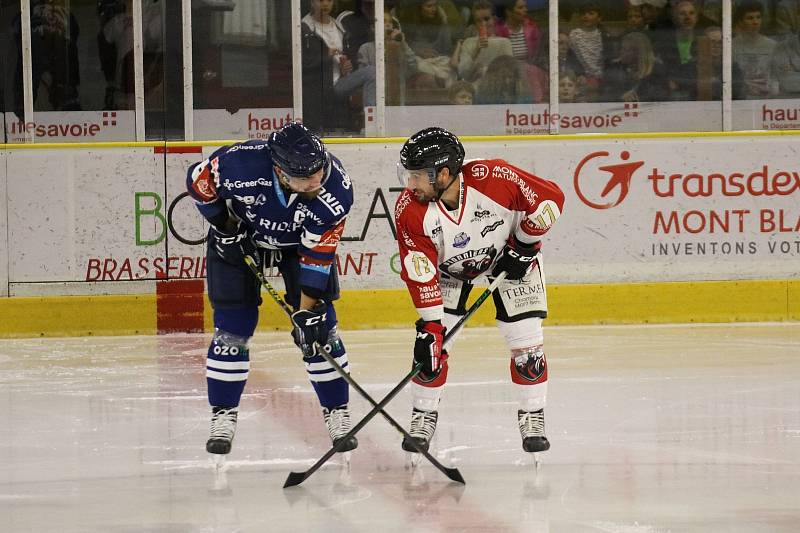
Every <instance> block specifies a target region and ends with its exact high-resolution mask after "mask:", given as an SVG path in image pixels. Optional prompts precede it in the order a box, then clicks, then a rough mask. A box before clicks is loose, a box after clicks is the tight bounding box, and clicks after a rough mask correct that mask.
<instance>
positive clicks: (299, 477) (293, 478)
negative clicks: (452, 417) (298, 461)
mask: <svg viewBox="0 0 800 533" xmlns="http://www.w3.org/2000/svg"><path fill="white" fill-rule="evenodd" d="M245 263H247V266H248V267H250V270H251V271H252V272H253V274H254V275H255V276H256V278H258V280H259V281H260V282H261V284H262V285H264V287H265V288H266V289H267V292H268V293H269V295H270V296H271V297H272V299H273V300H275V302H276V303H277V304H278V305H279V306H280V307H281V309H283V310H284V312H286V313H287V314H288V315H291V313H292V310H291V308H290V307H289V306H288V305H287V304H286V302H284V301H283V298H281V297H280V295H279V294H278V292H277V291H276V290H275V288H274V287H273V286H272V285H271V284H270V283H269V282H268V281H267V280H266V279H265V278H264V275H263V274H262V273H261V272H260V271H259V269H258V266H257V265H256V264H255V262H254V261H253V259H252V258H250V257H249V256H245ZM505 277H506V273H505V272H501V273H500V275H499V276H497V278H495V280H494V281H493V282H492V284H491V285H490V286H489V287H488V288H487V289H486V290H485V291H484V292H483V293H481V295H480V296H479V297H478V299H477V300H476V301H475V303H473V304H472V306H470V308H469V309H468V310H467V312H466V314H464V316H462V317H461V318H460V319H459V320H458V322H456V324H455V325H454V326H453V328H452V329H451V330H450V331H449V332H448V333H447V335H445V338H444V340H443V343H442V344H443V345H444V344H445V343H447V342H448V341H450V340H451V339H452V338H453V337H454V336H455V334H456V333H457V332H458V331H459V330H460V329H461V328H462V327H463V325H464V323H465V322H466V321H467V319H468V318H469V317H471V316H472V315H473V314H475V311H477V310H478V308H479V307H480V306H481V304H483V302H484V301H485V300H486V299H487V298H488V297H489V295H490V294H492V292H493V291H494V290H495V289H496V288H497V286H498V285H499V284H500V282H502V281H503V279H505ZM317 348H318V350H317V351H318V353H319V354H320V355H321V356H322V357H323V358H324V359H325V360H326V361H327V362H328V363H329V364H330V365H331V366H332V367H333V368H334V369H335V370H336V371H337V372H338V373H339V374H340V375H341V376H342V378H343V379H344V380H345V381H347V382H348V383H349V384H350V385H351V386H352V387H353V388H354V389H356V391H357V392H358V393H359V394H361V396H363V397H364V399H366V400H367V401H368V402H369V403H370V404H372V406H373V409H372V411H370V412H369V413H368V414H367V415H366V416H365V417H364V418H363V419H361V421H360V422H358V424H356V425H355V426H354V427H353V428H352V429H351V430H350V431H349V432H348V433H347V435H345V436H344V437H342V438H341V439H339V441H338V443H337V444H335V445H334V446H333V447H332V448H331V449H330V450H328V452H327V453H325V455H323V456H322V457H321V458H320V459H319V460H318V461H317V462H316V463H315V464H314V465H313V466H312V467H311V468H309V469H308V470H306V471H305V472H290V473H289V476H288V477H287V478H286V482H285V483H284V485H283V487H284V488H287V487H293V486H295V485H299V484H300V483H302V482H303V481H305V480H306V479H308V477H309V476H311V474H313V473H314V472H316V471H317V470H318V469H319V468H320V467H321V466H322V465H323V464H324V463H325V462H326V461H327V460H328V459H330V458H331V457H332V456H333V455H334V454H335V453H337V452H338V451H339V449H340V448H342V447H343V446H344V444H345V443H346V442H347V440H348V438H349V437H352V436H353V435H355V434H356V433H358V432H359V431H360V430H361V428H363V427H364V426H365V425H366V424H367V422H369V421H370V420H371V419H372V418H373V417H375V415H377V414H378V413H381V414H382V415H383V416H384V418H386V420H387V421H388V422H389V423H390V424H391V425H392V426H393V427H394V428H395V429H397V430H398V431H399V432H400V433H402V434H403V436H404V437H406V438H407V439H408V441H409V442H411V443H412V445H413V446H414V447H415V448H416V449H417V451H418V452H419V453H421V454H422V455H424V456H425V458H427V459H428V460H429V461H430V462H431V464H433V465H434V466H435V467H436V468H438V469H439V470H440V471H442V473H444V474H445V475H446V476H447V477H448V478H450V479H451V480H453V481H457V482H459V483H462V484H463V483H465V482H464V478H463V477H462V476H461V473H460V472H459V471H458V469H457V468H448V467H446V466H444V465H442V464H441V463H440V462H439V461H438V460H437V459H436V458H435V457H433V456H432V455H431V454H430V452H428V451H427V450H425V449H423V448H422V447H421V446H419V444H417V442H416V440H415V439H413V438H411V435H409V434H408V432H407V431H406V430H405V429H404V428H403V427H402V426H401V425H400V424H399V423H398V422H397V421H396V420H395V419H394V418H392V417H391V416H390V415H389V414H388V413H387V412H386V411H384V410H383V408H384V407H385V406H386V405H387V404H388V403H389V402H390V401H391V400H392V399H393V398H394V397H395V396H396V395H397V394H398V393H399V392H400V391H401V390H402V389H403V387H405V386H406V385H407V384H408V382H409V381H411V380H412V379H413V378H414V376H416V375H417V374H418V373H419V372H420V370H421V369H422V363H416V364H415V365H414V366H413V368H412V369H411V372H409V373H408V374H407V375H406V376H405V378H403V380H402V381H401V382H400V383H398V384H397V385H396V386H395V387H394V388H393V389H392V390H391V391H389V394H387V395H386V396H385V397H384V398H383V400H381V401H380V403H378V402H376V401H375V400H374V399H373V398H372V396H370V395H369V394H368V393H367V392H366V391H365V390H364V389H363V388H361V386H360V385H359V384H358V383H357V382H356V381H355V380H354V379H353V378H352V377H351V376H350V374H349V373H348V372H346V371H345V370H344V369H343V368H342V367H341V366H340V365H339V363H337V362H336V360H335V359H334V358H333V357H332V356H331V355H330V354H329V353H328V352H327V351H326V350H325V349H324V348H322V347H320V346H319V345H317Z"/></svg>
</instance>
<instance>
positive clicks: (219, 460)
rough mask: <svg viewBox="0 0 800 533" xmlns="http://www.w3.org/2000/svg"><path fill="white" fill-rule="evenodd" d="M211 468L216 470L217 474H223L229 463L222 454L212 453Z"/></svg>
mask: <svg viewBox="0 0 800 533" xmlns="http://www.w3.org/2000/svg"><path fill="white" fill-rule="evenodd" d="M209 455H210V456H211V457H210V459H209V460H210V461H211V466H212V467H213V468H214V470H215V471H216V472H222V471H223V470H225V469H226V467H227V462H226V461H225V457H226V456H225V455H223V454H220V453H210V454H209Z"/></svg>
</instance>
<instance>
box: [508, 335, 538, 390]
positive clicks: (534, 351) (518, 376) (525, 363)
mask: <svg viewBox="0 0 800 533" xmlns="http://www.w3.org/2000/svg"><path fill="white" fill-rule="evenodd" d="M510 368H511V381H513V382H514V383H516V384H518V385H536V384H538V383H545V382H547V359H545V356H544V347H543V346H542V345H541V344H537V345H535V346H528V347H526V348H513V349H512V350H511V366H510Z"/></svg>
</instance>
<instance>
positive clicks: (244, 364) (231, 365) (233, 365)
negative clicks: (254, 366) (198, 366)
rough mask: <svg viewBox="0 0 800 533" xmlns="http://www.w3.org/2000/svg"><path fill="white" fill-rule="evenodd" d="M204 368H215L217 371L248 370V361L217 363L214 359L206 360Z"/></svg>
mask: <svg viewBox="0 0 800 533" xmlns="http://www.w3.org/2000/svg"><path fill="white" fill-rule="evenodd" d="M206 366H210V367H211V368H216V369H217V370H250V361H217V360H216V359H207V360H206Z"/></svg>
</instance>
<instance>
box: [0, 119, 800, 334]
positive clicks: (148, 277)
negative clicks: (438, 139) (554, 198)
mask: <svg viewBox="0 0 800 533" xmlns="http://www.w3.org/2000/svg"><path fill="white" fill-rule="evenodd" d="M797 134H798V132H786V131H781V132H761V133H736V134H652V135H648V134H630V135H616V136H607V135H592V136H580V135H572V136H558V137H549V136H530V137H507V138H506V137H491V138H489V137H487V138H480V137H466V138H464V139H465V147H466V150H467V157H468V158H471V157H472V158H496V157H500V158H503V159H506V160H507V161H509V162H511V163H512V164H514V165H516V166H518V167H521V168H524V169H528V170H532V171H533V172H534V173H536V174H537V175H539V176H541V177H544V178H547V179H551V180H553V181H555V182H557V183H558V184H559V186H560V187H561V188H562V189H563V190H564V192H565V194H566V203H565V209H564V216H563V217H562V218H561V219H560V220H559V221H558V223H557V224H556V225H555V226H554V227H553V229H552V230H551V231H550V232H549V233H548V235H547V236H546V241H545V248H544V258H545V261H546V275H547V280H548V289H549V301H550V319H549V321H550V323H558V324H588V323H642V322H720V321H759V320H798V319H800V289H799V288H798V287H799V286H800V279H798V274H797V273H798V270H800V269H798V264H800V261H799V260H800V235H799V233H800V201H798V199H800V173H799V172H800V169H798V167H797V164H796V161H797V154H796V146H797V139H798V138H797ZM402 142H403V139H397V138H391V139H357V140H356V139H353V140H351V139H347V140H345V139H335V140H329V141H328V144H329V148H330V150H331V152H332V153H334V154H335V155H336V156H337V157H339V158H340V159H341V161H342V163H343V165H344V167H345V168H346V169H347V171H348V173H349V174H350V176H351V178H352V180H353V183H354V191H355V207H354V210H353V211H352V212H351V215H350V217H349V219H348V223H347V227H346V229H345V242H343V243H342V245H341V248H340V253H339V258H338V261H337V265H336V267H337V269H338V271H339V274H340V278H341V284H342V288H343V291H344V297H343V299H342V300H341V302H340V303H339V307H338V308H339V313H338V314H339V317H340V320H341V322H342V325H343V327H346V328H351V329H355V328H371V327H392V326H400V325H404V324H408V323H409V322H410V321H412V320H413V319H414V318H415V314H414V311H413V309H412V308H411V305H410V301H409V298H408V296H407V295H406V293H405V290H404V288H403V286H402V283H401V281H400V279H399V275H398V263H397V250H396V244H395V232H394V225H393V220H392V219H393V213H392V211H393V207H394V202H395V200H396V198H397V195H398V193H399V191H400V186H399V184H398V183H397V180H396V178H395V166H396V162H397V158H398V152H399V149H400V147H401V145H402ZM221 144H225V143H223V142H203V143H188V142H182V143H156V142H153V143H99V144H91V145H89V144H80V145H77V144H59V145H53V144H49V145H4V146H3V147H2V150H0V199H1V200H2V205H3V210H4V211H5V213H6V216H2V217H0V296H10V297H9V298H2V299H0V335H2V336H30V335H87V334H128V333H151V332H156V331H181V330H188V331H198V330H199V329H203V328H205V329H206V330H207V329H208V326H209V323H210V312H209V307H208V304H207V302H205V301H204V297H203V296H202V293H203V283H202V281H201V280H202V278H203V275H204V269H205V261H204V251H205V248H204V245H203V244H202V243H201V242H200V241H201V240H202V238H203V235H204V234H205V231H206V227H205V226H204V224H203V221H202V219H201V218H200V217H199V215H198V214H197V213H196V212H195V210H194V207H193V206H192V205H191V202H190V201H189V200H188V199H187V198H183V197H181V193H182V192H183V191H184V179H185V169H186V168H187V166H188V165H189V164H191V163H192V162H194V161H198V160H201V159H203V158H204V157H206V156H207V155H208V154H210V153H211V152H212V151H213V150H214V149H215V148H216V147H218V146H220V145H221ZM506 171H507V172H512V173H513V169H506ZM604 193H605V194H604ZM270 279H271V281H273V282H275V283H276V285H278V286H280V280H279V279H278V278H276V277H272V278H270ZM265 296H266V295H265ZM271 305H273V304H271V302H269V301H268V300H267V301H265V306H264V307H262V323H261V327H262V328H265V329H275V328H281V327H283V326H285V324H284V322H285V319H284V318H283V317H282V316H281V314H280V313H276V312H272V311H275V309H271V308H270V307H269V306H271ZM492 319H493V315H492V309H491V306H487V307H486V309H483V310H482V312H481V314H480V315H479V316H478V317H476V319H475V323H476V324H489V323H491V321H492Z"/></svg>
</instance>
